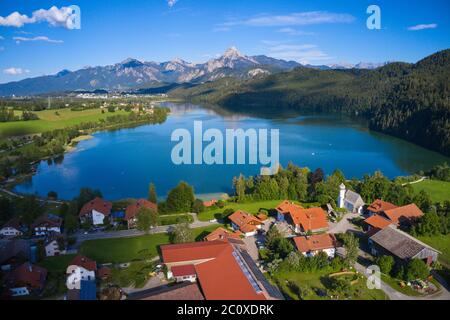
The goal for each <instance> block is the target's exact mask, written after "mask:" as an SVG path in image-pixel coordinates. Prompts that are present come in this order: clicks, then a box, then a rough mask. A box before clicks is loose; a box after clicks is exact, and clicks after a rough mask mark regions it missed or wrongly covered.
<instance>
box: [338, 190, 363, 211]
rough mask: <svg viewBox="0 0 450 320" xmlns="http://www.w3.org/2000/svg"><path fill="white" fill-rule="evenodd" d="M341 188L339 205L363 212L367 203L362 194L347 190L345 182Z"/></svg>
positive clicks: (342, 207)
mask: <svg viewBox="0 0 450 320" xmlns="http://www.w3.org/2000/svg"><path fill="white" fill-rule="evenodd" d="M339 188H340V190H339V198H338V207H339V208H341V209H346V210H348V211H349V212H352V213H359V214H362V213H363V209H364V206H365V203H364V200H363V199H362V198H361V196H360V195H359V194H358V193H356V192H354V191H352V190H347V187H346V186H345V184H343V183H342V184H341V185H340V187H339Z"/></svg>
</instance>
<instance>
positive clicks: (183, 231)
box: [169, 223, 194, 244]
mask: <svg viewBox="0 0 450 320" xmlns="http://www.w3.org/2000/svg"><path fill="white" fill-rule="evenodd" d="M169 236H170V242H171V243H174V244H177V243H188V242H193V241H194V234H193V233H192V230H191V229H190V228H189V224H188V223H182V224H177V225H176V226H175V227H174V228H173V230H172V232H170V235H169Z"/></svg>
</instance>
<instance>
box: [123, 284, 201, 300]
mask: <svg viewBox="0 0 450 320" xmlns="http://www.w3.org/2000/svg"><path fill="white" fill-rule="evenodd" d="M128 300H158V301H188V300H191V301H201V300H205V297H204V296H203V294H202V293H201V291H200V288H199V287H198V284H196V283H188V282H184V283H179V284H177V285H174V286H170V287H168V286H162V287H158V288H153V289H148V290H144V291H140V292H136V293H133V294H130V295H129V296H128Z"/></svg>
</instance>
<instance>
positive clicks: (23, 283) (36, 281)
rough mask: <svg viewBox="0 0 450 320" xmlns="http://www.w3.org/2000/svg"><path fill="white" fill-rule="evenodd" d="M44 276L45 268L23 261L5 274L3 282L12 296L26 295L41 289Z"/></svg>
mask: <svg viewBox="0 0 450 320" xmlns="http://www.w3.org/2000/svg"><path fill="white" fill-rule="evenodd" d="M46 278H47V270H46V269H45V268H42V267H39V266H36V265H33V264H31V263H30V262H25V263H24V264H22V265H20V266H19V267H17V268H16V269H14V270H12V271H10V272H9V273H7V274H6V276H5V284H6V287H7V288H8V289H9V291H10V294H11V295H12V296H13V297H17V296H26V295H29V294H31V293H33V291H36V292H38V291H40V290H42V289H43V288H44V285H45V280H46Z"/></svg>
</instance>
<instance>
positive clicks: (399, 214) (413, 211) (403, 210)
mask: <svg viewBox="0 0 450 320" xmlns="http://www.w3.org/2000/svg"><path fill="white" fill-rule="evenodd" d="M379 215H380V216H382V217H384V218H386V219H388V220H390V221H392V223H393V224H395V225H397V226H409V225H411V224H414V223H415V222H416V221H417V220H418V219H420V218H421V217H423V212H422V210H420V209H419V207H417V206H416V204H414V203H411V204H409V205H406V206H402V207H397V208H394V209H389V210H384V211H382V212H380V213H379Z"/></svg>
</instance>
